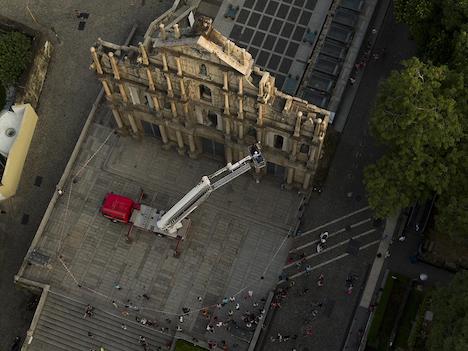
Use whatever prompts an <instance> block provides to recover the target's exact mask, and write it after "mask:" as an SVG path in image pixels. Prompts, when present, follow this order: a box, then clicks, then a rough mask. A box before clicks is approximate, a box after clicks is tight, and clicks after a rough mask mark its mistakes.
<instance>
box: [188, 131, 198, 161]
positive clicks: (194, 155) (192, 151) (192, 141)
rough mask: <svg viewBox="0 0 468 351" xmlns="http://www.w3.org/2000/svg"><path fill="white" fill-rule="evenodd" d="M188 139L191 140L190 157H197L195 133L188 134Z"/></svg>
mask: <svg viewBox="0 0 468 351" xmlns="http://www.w3.org/2000/svg"><path fill="white" fill-rule="evenodd" d="M188 141H189V153H188V154H189V157H190V158H197V148H196V145H195V138H194V137H193V134H189V135H188Z"/></svg>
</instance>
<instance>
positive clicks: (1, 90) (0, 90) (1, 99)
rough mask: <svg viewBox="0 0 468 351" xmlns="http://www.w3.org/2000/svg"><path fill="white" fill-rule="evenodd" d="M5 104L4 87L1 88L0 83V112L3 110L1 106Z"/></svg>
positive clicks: (1, 84)
mask: <svg viewBox="0 0 468 351" xmlns="http://www.w3.org/2000/svg"><path fill="white" fill-rule="evenodd" d="M5 102H6V92H5V87H4V86H3V83H2V82H0V111H1V110H2V109H3V106H5Z"/></svg>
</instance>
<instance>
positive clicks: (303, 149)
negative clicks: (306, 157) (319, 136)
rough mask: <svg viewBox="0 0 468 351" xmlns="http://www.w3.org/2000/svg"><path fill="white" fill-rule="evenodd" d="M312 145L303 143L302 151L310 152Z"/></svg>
mask: <svg viewBox="0 0 468 351" xmlns="http://www.w3.org/2000/svg"><path fill="white" fill-rule="evenodd" d="M309 149H310V146H309V145H307V144H301V148H300V152H301V153H303V154H308V153H309Z"/></svg>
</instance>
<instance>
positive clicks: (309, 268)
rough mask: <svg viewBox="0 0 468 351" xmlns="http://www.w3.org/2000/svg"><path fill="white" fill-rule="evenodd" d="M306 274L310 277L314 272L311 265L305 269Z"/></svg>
mask: <svg viewBox="0 0 468 351" xmlns="http://www.w3.org/2000/svg"><path fill="white" fill-rule="evenodd" d="M305 272H306V274H307V275H309V274H310V272H312V266H311V265H310V264H309V265H307V267H306V268H305Z"/></svg>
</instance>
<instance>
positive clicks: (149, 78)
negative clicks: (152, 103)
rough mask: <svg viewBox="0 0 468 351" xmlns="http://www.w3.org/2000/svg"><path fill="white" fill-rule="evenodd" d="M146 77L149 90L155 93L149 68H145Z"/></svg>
mask: <svg viewBox="0 0 468 351" xmlns="http://www.w3.org/2000/svg"><path fill="white" fill-rule="evenodd" d="M146 76H147V77H148V87H149V90H151V91H155V90H156V86H155V85H154V80H153V75H152V74H151V70H150V69H149V68H146Z"/></svg>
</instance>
